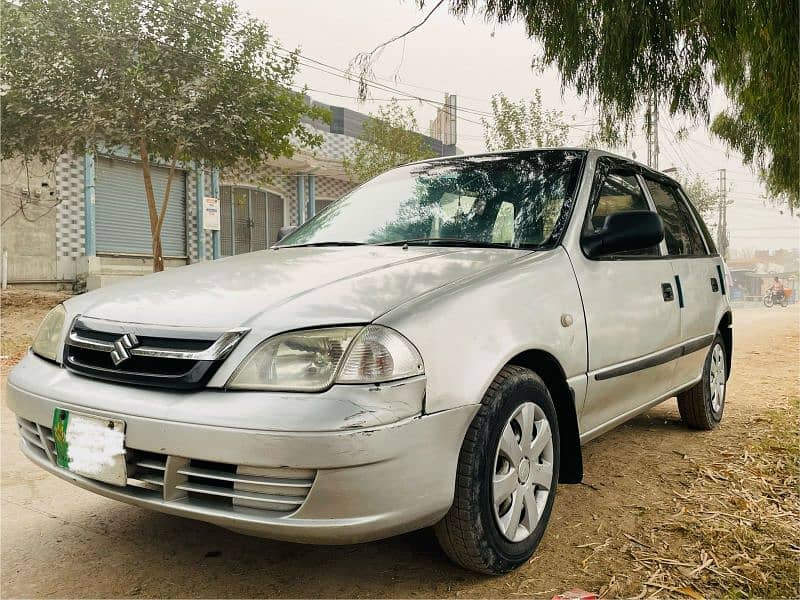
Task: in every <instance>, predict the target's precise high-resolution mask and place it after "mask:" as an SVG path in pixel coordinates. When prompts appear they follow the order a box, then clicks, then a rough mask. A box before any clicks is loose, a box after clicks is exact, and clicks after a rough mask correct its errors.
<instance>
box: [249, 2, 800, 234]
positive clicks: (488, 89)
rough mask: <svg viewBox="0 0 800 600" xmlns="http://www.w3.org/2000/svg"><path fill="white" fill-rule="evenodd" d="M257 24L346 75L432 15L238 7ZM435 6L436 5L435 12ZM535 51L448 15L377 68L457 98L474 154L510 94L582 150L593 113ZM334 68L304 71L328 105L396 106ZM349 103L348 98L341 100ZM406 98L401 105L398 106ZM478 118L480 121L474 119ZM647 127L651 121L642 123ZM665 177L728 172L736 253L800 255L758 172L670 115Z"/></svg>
mask: <svg viewBox="0 0 800 600" xmlns="http://www.w3.org/2000/svg"><path fill="white" fill-rule="evenodd" d="M238 3H239V5H240V6H242V7H243V8H244V9H245V10H246V11H248V12H250V13H251V14H252V15H253V16H256V17H258V18H260V19H263V20H265V21H266V22H267V23H269V25H270V28H271V31H272V33H273V34H274V35H275V36H276V38H277V39H278V40H279V41H280V43H281V45H283V46H284V47H287V48H296V47H299V48H300V49H301V52H302V54H303V55H304V56H305V57H307V58H308V59H313V60H316V61H321V62H323V63H326V64H328V65H331V66H334V67H337V68H339V69H346V68H347V66H348V63H349V62H350V60H351V59H352V58H353V57H354V56H355V54H356V53H357V52H359V51H363V50H369V49H371V48H373V47H374V46H375V45H377V44H379V43H381V42H383V41H385V40H387V39H389V38H390V37H392V36H394V35H396V34H398V33H401V32H403V31H405V30H406V29H408V28H409V27H410V26H411V25H413V24H415V23H416V22H418V21H419V20H420V19H421V17H422V16H423V13H421V12H420V11H418V10H417V8H416V6H415V4H414V2H413V1H412V0H405V1H401V0H369V1H367V0H337V1H336V2H333V1H331V0H266V1H265V0H261V1H258V0H239V2H238ZM430 4H431V5H432V4H433V3H430ZM536 52H537V47H536V45H535V44H534V43H533V42H531V41H530V40H529V39H527V37H526V36H525V33H524V30H523V27H522V26H521V25H520V24H515V25H509V26H503V27H497V26H494V25H491V24H486V23H485V22H484V21H483V20H482V19H481V18H480V17H473V18H469V19H466V20H465V21H464V22H462V21H460V20H457V19H455V18H454V17H452V16H451V15H449V14H448V13H447V12H446V11H444V10H441V12H438V11H437V13H435V14H434V15H433V16H432V17H431V19H430V20H429V21H428V22H427V23H426V24H425V25H424V26H423V27H422V28H420V29H418V30H417V31H415V32H414V33H412V34H411V35H410V36H408V37H407V38H406V40H405V42H398V43H395V44H393V45H392V46H391V47H390V48H388V49H386V50H385V51H384V52H383V54H382V56H381V57H380V60H379V61H378V62H377V64H376V68H375V74H376V76H377V77H378V78H379V79H378V80H379V81H380V82H381V83H384V84H386V85H388V86H391V87H393V88H396V89H400V90H402V91H404V92H407V93H410V94H413V95H415V96H419V97H422V98H424V99H425V100H430V101H436V102H441V101H442V99H443V95H444V92H445V91H447V92H451V93H455V94H457V95H458V104H459V108H460V109H466V110H460V111H459V120H458V145H459V147H460V148H462V149H463V150H464V151H465V152H479V151H482V150H484V149H485V148H484V144H483V136H482V131H483V130H482V126H481V125H480V120H481V115H480V114H478V113H485V112H488V111H490V105H489V99H490V97H491V95H492V94H494V93H496V92H498V91H502V92H504V93H505V94H506V96H508V97H510V98H512V99H519V98H529V97H530V96H531V95H532V90H533V89H535V88H539V89H540V90H541V92H542V97H543V100H544V103H545V105H546V106H548V107H551V108H560V109H561V110H563V111H564V113H565V114H566V115H567V116H568V119H569V120H570V121H571V122H572V123H573V128H572V130H571V139H570V141H571V142H572V143H579V142H580V141H581V140H583V139H584V138H585V137H586V136H587V134H588V132H589V130H590V127H591V125H589V124H590V123H592V122H593V117H594V111H593V109H592V107H591V106H587V105H586V102H585V99H582V98H579V97H578V96H577V95H576V94H575V93H574V91H572V90H564V91H563V94H562V90H561V85H560V79H559V77H558V74H557V72H556V71H554V70H553V71H549V72H545V73H538V72H536V71H534V70H532V69H531V67H530V64H531V58H532V57H533V56H534V54H535V53H536ZM325 70H328V69H325V67H322V66H320V65H318V64H315V63H309V64H308V65H307V66H304V67H301V70H300V72H299V75H298V77H297V83H298V84H299V85H301V86H302V85H306V86H308V88H309V94H310V95H311V96H312V97H314V98H315V99H318V100H320V101H323V102H327V103H329V104H335V105H339V106H346V107H349V108H353V109H355V110H359V111H362V112H370V111H374V110H375V108H376V107H377V106H378V105H380V104H382V103H385V102H386V101H388V100H389V99H390V98H391V97H392V96H393V95H394V96H397V94H393V93H392V92H391V91H382V90H373V91H372V92H371V94H372V97H373V100H371V101H369V102H366V103H363V104H360V103H358V102H357V101H356V99H355V95H356V85H355V83H354V82H352V81H347V80H346V79H344V78H343V77H341V76H337V75H335V74H330V73H326V72H324V71H325ZM342 96H344V97H342ZM398 97H399V98H400V96H398ZM403 103H404V104H409V105H410V106H413V107H414V109H415V111H416V114H417V120H418V122H419V125H420V128H421V129H422V130H423V131H425V130H427V126H428V123H429V121H430V120H431V119H432V118H433V117H434V115H435V111H436V109H435V108H434V107H433V106H432V105H431V103H430V102H420V101H418V100H412V99H407V100H403ZM724 106H725V98H724V96H723V95H722V94H716V95H715V96H714V98H713V101H712V114H713V113H715V112H717V111H718V110H719V109H721V108H724ZM467 111H477V112H467ZM641 121H642V122H643V119H641ZM682 125H685V126H687V127H688V128H689V129H690V132H691V133H690V135H689V139H688V140H686V141H684V142H681V143H679V142H677V141H676V139H675V132H676V131H677V130H678V128H679V127H681V126H682ZM659 135H660V146H661V152H660V157H659V168H660V169H662V170H664V169H667V168H669V167H673V166H674V167H679V168H682V169H687V168H689V169H691V170H692V171H694V172H697V173H699V174H700V175H702V176H703V177H706V178H707V179H708V180H709V182H711V183H712V184H713V185H714V186H716V185H717V182H718V178H719V175H718V172H717V170H718V169H720V168H725V169H727V179H728V184H729V190H730V191H729V198H731V199H732V200H733V201H734V204H733V205H732V206H730V207H729V209H728V224H729V229H730V231H731V244H732V247H733V249H734V250H739V249H747V248H769V249H775V248H790V247H791V248H797V247H800V217H798V216H797V215H796V216H794V217H791V216H790V215H789V213H788V210H785V209H784V210H783V212H784V214H781V210H782V209H781V208H775V207H772V206H770V205H769V204H767V206H766V207H765V206H764V205H763V202H762V200H761V199H760V198H761V195H762V192H763V187H762V186H761V185H760V184H759V183H758V182H757V179H756V177H755V176H754V175H753V173H752V172H751V171H750V169H749V168H748V167H746V166H744V165H743V164H742V163H741V161H740V160H739V159H738V155H737V154H735V153H731V154H730V155H728V154H727V153H726V151H725V149H724V146H723V144H722V143H721V142H719V141H715V140H712V139H711V138H710V137H709V136H708V135H707V134H706V126H705V124H703V123H699V124H692V123H687V122H685V121H683V120H682V119H680V118H667V117H666V115H662V117H661V123H660V128H659ZM617 151H618V152H620V153H621V154H625V155H628V156H632V155H633V153H634V152H635V154H636V157H637V158H638V159H639V160H641V161H642V162H645V161H646V157H647V153H646V146H645V144H644V135H643V134H638V135H637V136H636V137H635V138H634V139H633V140H632V141H631V144H630V146H629V147H628V148H626V149H618V150H617Z"/></svg>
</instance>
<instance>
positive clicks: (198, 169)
mask: <svg viewBox="0 0 800 600" xmlns="http://www.w3.org/2000/svg"><path fill="white" fill-rule="evenodd" d="M194 178H195V179H194V198H195V204H196V210H197V225H196V227H197V260H198V262H199V261H204V260H205V259H206V232H205V230H204V229H203V197H204V196H205V193H206V174H205V172H204V171H203V163H200V164H196V165H195V168H194Z"/></svg>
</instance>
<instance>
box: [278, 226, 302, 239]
mask: <svg viewBox="0 0 800 600" xmlns="http://www.w3.org/2000/svg"><path fill="white" fill-rule="evenodd" d="M295 229H297V225H286V226H285V227H281V228H280V229H279V230H278V239H277V240H275V241H276V242H280V241H281V240H282V239H283V238H285V237H286V236H287V235H289V234H290V233H292V232H293V231H294V230H295Z"/></svg>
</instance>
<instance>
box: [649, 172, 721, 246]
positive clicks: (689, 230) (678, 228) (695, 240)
mask: <svg viewBox="0 0 800 600" xmlns="http://www.w3.org/2000/svg"><path fill="white" fill-rule="evenodd" d="M645 181H646V182H647V189H648V190H650V196H651V197H652V198H653V203H654V204H655V206H656V211H658V214H659V215H661V220H662V221H664V241H665V242H666V244H667V252H668V253H669V254H670V256H698V255H705V254H707V252H706V248H705V245H704V244H703V238H702V236H701V234H700V231H699V230H698V229H697V226H696V225H695V223H694V220H693V219H692V216H691V214H690V213H689V209H688V207H686V206H685V205H684V204H683V203H682V201H681V200H680V199H679V198H678V193H677V190H676V189H675V188H673V187H670V186H667V185H665V184H663V183H661V182H659V181H654V180H652V179H645Z"/></svg>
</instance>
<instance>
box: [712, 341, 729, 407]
mask: <svg viewBox="0 0 800 600" xmlns="http://www.w3.org/2000/svg"><path fill="white" fill-rule="evenodd" d="M708 386H709V391H710V392H711V408H712V409H713V411H714V412H715V413H719V412H720V411H721V410H722V404H723V403H724V402H725V351H724V350H723V349H722V346H720V345H719V344H716V345H715V346H714V349H713V350H711V370H710V374H709V378H708Z"/></svg>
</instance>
